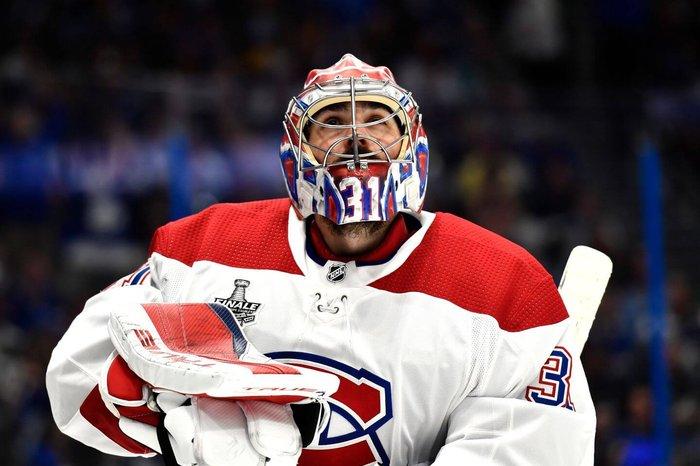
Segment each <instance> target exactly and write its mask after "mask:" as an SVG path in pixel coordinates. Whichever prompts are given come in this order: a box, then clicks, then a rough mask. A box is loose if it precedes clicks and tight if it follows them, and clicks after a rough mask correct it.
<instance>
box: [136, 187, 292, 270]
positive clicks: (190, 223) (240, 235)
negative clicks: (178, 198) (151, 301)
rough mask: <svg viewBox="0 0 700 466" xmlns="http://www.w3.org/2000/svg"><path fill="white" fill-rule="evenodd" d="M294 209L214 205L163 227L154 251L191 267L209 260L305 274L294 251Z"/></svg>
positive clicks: (278, 204) (283, 203) (281, 202)
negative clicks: (290, 223)
mask: <svg viewBox="0 0 700 466" xmlns="http://www.w3.org/2000/svg"><path fill="white" fill-rule="evenodd" d="M289 205H290V203H289V200H288V199H273V200H266V201H256V202H246V203H242V204H216V205H213V206H211V207H209V208H207V209H205V210H203V211H202V212H200V213H198V214H195V215H191V216H189V217H185V218H183V219H180V220H177V221H175V222H171V223H169V224H167V225H165V226H163V227H161V228H159V229H158V230H157V231H156V234H155V235H154V236H153V240H152V241H151V246H150V252H158V253H160V254H163V255H164V256H166V257H170V258H172V259H176V260H178V261H180V262H183V263H185V264H187V265H190V266H191V265H192V264H193V263H194V262H195V261H199V260H210V261H213V262H217V263H220V264H224V265H228V266H231V267H241V268H250V269H268V270H279V271H282V272H287V273H293V274H299V275H301V270H299V267H298V266H297V265H296V262H294V258H293V256H292V252H291V250H290V249H289V240H288V235H287V221H288V215H289Z"/></svg>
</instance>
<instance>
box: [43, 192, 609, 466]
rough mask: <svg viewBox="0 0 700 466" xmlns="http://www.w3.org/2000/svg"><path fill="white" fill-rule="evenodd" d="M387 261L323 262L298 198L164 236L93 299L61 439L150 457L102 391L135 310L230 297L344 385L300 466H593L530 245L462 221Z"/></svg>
mask: <svg viewBox="0 0 700 466" xmlns="http://www.w3.org/2000/svg"><path fill="white" fill-rule="evenodd" d="M416 218H417V220H418V221H419V222H420V225H421V226H420V229H419V230H418V231H416V232H415V233H414V234H413V235H412V236H410V238H409V239H408V240H407V241H406V242H405V243H404V244H403V245H402V246H401V247H400V248H399V249H398V250H397V251H396V252H395V254H394V255H393V256H392V257H391V258H389V259H388V260H385V261H383V262H382V263H358V262H355V261H351V262H348V263H342V262H334V261H324V260H322V259H320V258H319V257H318V256H317V255H316V254H314V251H313V248H311V247H310V245H309V241H308V239H307V237H306V230H305V223H304V222H303V221H301V220H299V219H298V218H297V216H296V214H295V211H294V210H293V209H291V208H290V204H289V201H288V200H286V199H285V200H281V199H280V200H270V201H258V202H251V203H245V204H219V205H215V206H213V207H210V208H208V209H206V210H204V211H203V212H201V213H199V214H196V215H193V216H191V217H187V218H185V219H182V220H179V221H176V222H172V223H170V224H168V225H166V226H164V227H161V228H160V229H159V230H158V231H157V232H156V234H155V236H154V239H153V242H152V245H151V255H150V257H149V260H148V262H147V263H146V264H145V265H144V266H143V267H141V268H140V269H138V270H137V271H136V272H134V273H133V274H132V275H130V276H128V277H126V278H124V279H122V280H120V281H118V282H117V283H115V284H114V285H112V286H111V287H109V288H108V289H106V290H104V291H103V292H101V293H100V294H98V295H97V296H95V297H93V298H92V299H91V300H89V301H88V303H87V304H86V307H85V310H84V311H83V312H82V313H81V314H80V315H79V316H78V317H77V318H76V319H75V321H74V322H73V323H72V324H71V326H70V328H69V329H68V331H67V332H66V334H65V336H64V337H63V338H62V340H61V341H60V342H59V344H58V346H57V347H56V349H55V350H54V353H53V355H52V358H51V362H50V364H49V368H48V373H47V387H48V391H49V396H50V399H51V406H52V411H53V415H54V418H55V420H56V423H57V424H58V426H59V428H60V429H61V430H62V431H63V432H65V433H66V434H68V435H70V436H72V437H74V438H76V439H78V440H80V441H81V442H83V443H85V444H87V445H90V446H93V447H95V448H98V449H100V450H102V451H104V452H107V453H111V454H117V455H145V456H148V455H151V454H153V452H152V450H150V449H149V448H148V447H146V446H145V445H143V444H142V443H140V442H138V441H137V440H136V439H132V438H130V437H128V436H126V435H125V434H124V433H123V432H121V430H120V429H119V424H118V420H117V417H116V416H115V414H112V412H110V411H109V410H107V409H106V408H105V406H104V403H103V402H102V399H101V398H100V395H99V392H98V391H97V387H96V385H97V383H98V382H99V380H100V378H101V377H104V374H102V373H101V371H102V367H103V365H104V361H105V360H107V359H108V357H109V355H110V354H111V353H112V351H113V350H114V348H113V347H112V344H111V342H110V339H109V336H108V333H107V319H108V316H109V311H110V309H111V308H113V307H115V306H119V305H120V304H121V303H124V302H217V303H221V304H224V305H225V306H227V307H228V308H229V309H230V310H231V312H232V313H233V314H234V315H235V317H236V318H237V319H238V321H239V323H240V324H241V325H242V327H243V329H244V331H245V332H246V335H247V336H248V338H249V339H250V341H251V342H252V343H253V344H254V345H255V347H257V348H258V349H259V350H261V351H262V352H264V353H266V354H268V355H270V356H271V357H273V358H276V359H281V360H284V361H285V362H291V363H294V364H298V365H303V366H307V367H312V368H315V369H318V370H322V371H328V372H331V373H333V374H336V375H337V376H338V377H339V378H340V381H341V382H340V388H339V390H338V392H337V393H336V394H335V395H334V396H333V400H331V407H332V415H331V421H330V423H329V426H328V428H327V429H326V430H325V431H324V432H323V433H322V434H321V435H320V438H319V439H318V441H317V442H316V443H314V444H312V445H311V446H309V447H308V448H306V449H305V450H304V452H303V453H302V457H301V459H300V463H299V464H301V465H326V466H329V465H345V466H356V465H357V466H361V465H367V464H375V463H379V464H383V465H388V464H393V465H417V464H436V465H460V464H503V465H506V464H507V465H514V464H517V465H526V464H532V465H539V466H542V465H564V464H565V465H579V464H592V463H593V440H594V434H595V413H594V409H593V404H592V401H591V398H590V394H589V391H588V385H587V382H586V379H585V375H584V373H583V368H582V367H581V363H580V360H579V358H578V356H577V354H578V351H577V349H576V348H574V347H573V344H574V343H573V342H574V340H573V325H572V322H571V320H570V319H569V318H568V315H567V313H566V309H565V308H564V305H563V303H562V301H561V299H560V297H559V294H558V292H557V289H556V287H555V285H554V283H553V281H552V278H551V276H550V275H549V274H548V273H547V272H546V271H545V270H544V269H543V268H542V266H541V265H540V264H539V263H538V262H537V261H536V260H535V259H534V258H532V257H531V256H530V255H529V254H528V253H527V252H525V251H524V250H523V249H522V248H520V247H518V246H516V245H514V244H512V243H510V242H509V241H507V240H505V239H503V238H501V237H499V236H498V235H495V234H494V233H491V232H489V231H487V230H484V229H483V228H480V227H478V226H476V225H474V224H472V223H470V222H468V221H465V220H462V219H459V218H457V217H454V216H452V215H449V214H442V213H438V214H432V213H428V212H423V213H421V214H420V215H418V216H416Z"/></svg>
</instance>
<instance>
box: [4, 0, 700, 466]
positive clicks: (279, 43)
mask: <svg viewBox="0 0 700 466" xmlns="http://www.w3.org/2000/svg"><path fill="white" fill-rule="evenodd" d="M699 16H700V13H699V8H698V3H697V2H694V1H692V0H589V1H581V0H572V1H566V2H564V1H557V0H510V1H483V2H457V1H454V2H449V1H440V0H433V1H428V0H411V1H405V2H400V1H388V2H380V1H373V0H352V1H351V0H327V1H321V0H317V1H311V0H309V1H284V0H258V1H238V2H226V1H221V2H216V1H210V0H191V1H182V2H177V3H175V2H159V1H154V0H139V1H135V0H111V1H110V0H101V1H75V0H70V1H69V0H66V1H62V2H49V1H36V0H23V1H12V2H7V3H5V4H4V5H3V10H2V14H0V29H1V30H2V31H3V33H2V37H3V38H2V39H1V40H0V212H1V214H0V215H1V217H0V219H1V222H0V368H1V372H0V377H2V383H0V448H1V449H2V452H3V459H2V460H0V462H2V463H3V464H8V465H9V464H12V465H42V466H53V465H99V466H102V465H113V464H132V465H136V464H158V461H157V460H150V461H149V460H128V461H127V460H123V459H120V458H111V457H107V456H103V455H101V454H98V453H96V452H94V451H91V450H90V449H88V448H87V447H83V446H82V445H80V444H78V443H77V442H75V441H73V440H71V439H69V438H68V437H65V436H63V435H61V434H60V433H59V432H58V431H57V429H56V428H55V427H54V424H53V422H52V419H51V416H50V411H49V405H48V400H47V397H46V393H45V387H44V373H45V369H46V364H47V361H48V358H49V355H50V351H51V349H52V348H53V345H54V344H55V342H56V341H57V340H58V338H60V336H61V334H62V332H63V331H64V330H65V329H66V328H67V326H68V324H69V322H70V321H71V320H72V318H73V317H74V316H75V315H76V314H77V313H78V312H80V310H81V308H82V304H83V302H84V301H85V300H86V299H87V298H88V297H89V296H91V295H93V294H94V293H96V292H97V291H99V290H100V289H101V288H103V287H104V286H106V285H108V284H109V283H111V282H112V281H113V280H115V279H116V278H117V277H118V276H121V275H124V274H125V273H127V272H129V271H130V270H132V269H133V268H134V267H135V266H137V265H138V264H140V263H141V261H142V260H143V258H144V255H145V252H146V247H147V244H148V241H149V238H150V235H151V233H152V232H153V231H154V229H155V228H156V227H157V226H159V225H161V224H163V223H164V222H166V221H168V220H169V219H171V218H176V217H180V216H183V215H186V214H187V213H189V212H193V211H196V210H199V209H201V208H203V207H205V206H207V205H209V204H211V203H214V202H217V201H242V200H247V199H253V198H266V197H274V196H282V195H285V193H284V187H283V181H282V176H281V171H280V169H279V166H278V161H277V145H278V140H279V136H280V132H281V120H282V112H283V111H284V109H285V106H286V103H287V101H288V99H289V98H290V97H291V96H292V95H294V94H296V93H297V92H298V91H299V90H300V88H301V84H302V82H303V79H304V78H305V75H306V72H307V71H308V70H309V69H310V68H312V67H325V66H329V65H330V64H331V63H333V62H334V61H335V60H337V59H338V58H339V57H340V55H341V54H342V53H344V52H346V51H348V52H353V53H355V54H356V55H358V56H359V57H360V58H362V59H363V60H365V61H367V62H369V63H372V64H385V65H388V66H390V67H391V68H392V69H393V70H394V72H395V74H396V76H397V79H398V81H399V83H400V84H402V85H403V86H405V87H407V88H408V89H411V90H413V92H414V94H415V95H416V97H417V99H418V101H419V103H420V104H421V106H422V109H423V112H424V121H425V125H426V128H427V131H428V134H429V136H430V142H431V167H430V171H431V173H430V182H429V185H430V187H429V194H428V203H427V208H429V209H430V210H447V211H451V212H454V213H457V214H460V215H462V216H465V217H466V218H468V219H470V220H473V221H475V222H477V223H480V224H481V225H483V226H485V227H488V228H491V229H493V230H495V231H497V232H499V233H501V234H503V235H505V236H506V237H508V238H510V239H512V240H514V241H516V242H519V243H520V244H522V245H524V246H525V247H526V248H527V249H529V250H530V251H531V252H532V253H533V254H534V255H535V256H536V257H537V258H538V259H540V260H541V261H542V262H543V263H544V264H545V265H546V266H547V267H548V269H549V270H550V271H551V272H552V274H553V275H554V277H555V279H557V280H558V278H559V275H560V274H561V271H562V269H563V267H564V263H565V260H566V256H567V255H568V252H569V251H570V250H571V248H572V247H573V246H574V245H576V244H587V245H590V246H593V247H596V248H598V249H601V250H603V251H604V252H606V253H607V254H609V255H610V256H611V257H612V259H613V261H614V263H615V268H614V272H613V277H612V282H611V284H610V286H609V289H608V293H607V295H606V296H605V298H604V301H603V305H602V308H601V309H600V311H599V313H598V319H597V320H596V323H595V324H594V326H593V330H592V332H591V336H590V340H589V343H588V346H587V348H586V349H585V350H584V353H583V360H584V366H585V368H586V370H587V376H588V380H589V383H590V387H591V390H592V394H593V399H594V401H595V403H596V406H597V412H598V438H597V444H596V449H597V450H596V464H598V465H652V464H676V465H691V464H693V465H697V464H700V425H699V424H700V406H699V403H700V400H699V394H700V347H699V345H700V339H699V336H700V293H699V292H698V287H697V286H696V285H695V284H697V283H698V279H700V267H698V264H697V263H698V261H700V245H699V242H700V190H699V189H698V186H700V184H699V181H700V175H699V170H700V130H699V128H700V125H699V123H700V72H699V68H698V63H699V62H700V57H699V51H700V45H699V42H698V39H699V36H700V19H699ZM655 162H659V165H658V166H657V167H655V166H654V163H655ZM644 167H646V169H645V168H644ZM655 178H658V179H659V181H660V183H661V190H660V191H657V192H656V194H659V196H656V195H655V191H654V189H655V188H654V186H655V185H654V179H655ZM645 193H646V194H645ZM645 196H646V197H645ZM645 199H646V201H645ZM655 201H660V206H661V209H662V211H661V212H662V218H661V226H662V228H661V230H660V231H661V234H662V235H661V236H659V235H658V234H656V233H655V231H657V233H658V230H655V229H654V215H653V214H654V202H655ZM644 225H646V226H647V228H646V230H645V226H644ZM645 231H646V233H645ZM658 240H662V243H661V244H662V245H663V246H662V247H661V248H660V249H659V248H655V247H654V244H658ZM654 258H658V259H659V261H658V262H656V265H655V264H654V263H653V261H652V260H650V259H654ZM661 261H665V265H663V266H660V265H658V264H661V263H662V262H661ZM650 264H651V265H650ZM650 279H653V280H650ZM659 285H663V286H661V287H659ZM650 296H651V297H655V298H654V299H650V298H649V297H650ZM654 312H658V313H657V314H654ZM659 335H661V336H662V337H663V338H664V342H665V344H664V345H661V344H659V343H660V342H661V340H659ZM660 348H663V349H664V351H663V352H662V351H660ZM667 389H668V390H669V391H668V392H667V391H666V390H667Z"/></svg>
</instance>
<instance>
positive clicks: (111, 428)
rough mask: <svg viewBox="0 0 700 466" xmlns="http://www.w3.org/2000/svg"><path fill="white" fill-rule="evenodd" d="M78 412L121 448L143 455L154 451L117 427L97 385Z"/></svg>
mask: <svg viewBox="0 0 700 466" xmlns="http://www.w3.org/2000/svg"><path fill="white" fill-rule="evenodd" d="M80 414H81V415H82V416H83V417H84V418H85V420H86V421H88V422H89V423H90V424H92V425H93V426H95V427H96V428H97V429H98V430H99V431H100V432H102V433H103V434H105V435H106V436H107V437H108V438H109V439H110V440H112V441H113V442H114V443H116V444H117V445H119V446H120V447H122V448H123V449H125V450H127V451H129V452H131V453H134V454H137V455H145V454H148V453H154V451H153V450H151V449H150V448H148V447H147V446H145V445H142V444H141V443H139V442H137V441H136V440H134V439H132V438H131V437H129V436H127V435H126V434H125V433H124V432H122V431H121V429H120V428H119V419H117V418H116V417H115V416H114V414H112V413H111V412H110V411H109V410H108V409H107V407H106V406H105V405H104V402H103V401H102V397H101V396H100V390H99V388H98V387H97V386H95V388H93V389H92V391H91V392H90V393H89V394H88V396H87V397H86V398H85V401H83V404H82V405H81V406H80Z"/></svg>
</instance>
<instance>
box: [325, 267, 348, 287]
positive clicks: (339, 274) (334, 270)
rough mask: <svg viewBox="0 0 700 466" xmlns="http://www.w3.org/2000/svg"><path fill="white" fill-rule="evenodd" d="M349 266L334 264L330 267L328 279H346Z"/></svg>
mask: <svg viewBox="0 0 700 466" xmlns="http://www.w3.org/2000/svg"><path fill="white" fill-rule="evenodd" d="M347 268H348V267H347V266H346V265H345V264H334V265H331V266H330V267H328V273H327V274H326V280H328V281H329V282H331V283H338V282H342V281H343V279H345V273H346V272H347Z"/></svg>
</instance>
